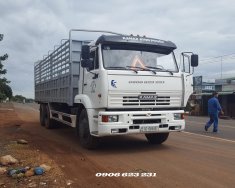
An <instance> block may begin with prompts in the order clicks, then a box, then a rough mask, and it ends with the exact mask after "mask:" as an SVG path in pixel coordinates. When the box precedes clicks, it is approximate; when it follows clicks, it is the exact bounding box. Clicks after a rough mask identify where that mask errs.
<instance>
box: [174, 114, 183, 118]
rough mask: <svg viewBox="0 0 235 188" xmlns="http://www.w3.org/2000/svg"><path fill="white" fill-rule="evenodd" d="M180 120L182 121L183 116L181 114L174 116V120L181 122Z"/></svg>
mask: <svg viewBox="0 0 235 188" xmlns="http://www.w3.org/2000/svg"><path fill="white" fill-rule="evenodd" d="M181 119H184V114H181V113H175V114H174V120H181Z"/></svg>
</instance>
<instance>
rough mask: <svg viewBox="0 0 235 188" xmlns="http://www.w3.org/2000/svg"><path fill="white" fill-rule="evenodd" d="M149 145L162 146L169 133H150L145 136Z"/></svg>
mask: <svg viewBox="0 0 235 188" xmlns="http://www.w3.org/2000/svg"><path fill="white" fill-rule="evenodd" d="M145 136H146V138H147V139H148V141H149V143H150V144H162V143H163V142H165V141H166V140H167V138H168V136H169V133H150V134H145Z"/></svg>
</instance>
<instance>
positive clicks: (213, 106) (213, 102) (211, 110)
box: [205, 92, 224, 133]
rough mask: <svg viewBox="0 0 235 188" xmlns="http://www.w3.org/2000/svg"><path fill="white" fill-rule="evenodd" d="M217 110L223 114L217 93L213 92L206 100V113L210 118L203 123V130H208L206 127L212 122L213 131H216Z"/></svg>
mask: <svg viewBox="0 0 235 188" xmlns="http://www.w3.org/2000/svg"><path fill="white" fill-rule="evenodd" d="M219 112H220V113H221V114H222V115H223V114H224V112H223V111H222V108H221V106H220V103H219V100H218V93H217V92H214V93H213V97H212V98H210V99H209V101H208V114H209V116H210V120H209V121H208V122H207V124H206V125H205V131H207V130H208V128H209V127H210V126H211V125H212V123H214V129H213V132H215V133H216V132H218V114H219Z"/></svg>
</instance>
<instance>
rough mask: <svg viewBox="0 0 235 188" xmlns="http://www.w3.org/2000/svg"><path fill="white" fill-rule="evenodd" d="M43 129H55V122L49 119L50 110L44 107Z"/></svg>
mask: <svg viewBox="0 0 235 188" xmlns="http://www.w3.org/2000/svg"><path fill="white" fill-rule="evenodd" d="M45 127H46V128H47V129H52V128H54V127H55V120H53V119H51V118H50V110H49V107H48V106H46V107H45Z"/></svg>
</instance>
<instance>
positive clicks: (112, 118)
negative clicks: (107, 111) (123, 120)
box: [102, 115, 118, 122]
mask: <svg viewBox="0 0 235 188" xmlns="http://www.w3.org/2000/svg"><path fill="white" fill-rule="evenodd" d="M102 122H118V116H117V115H103V116H102Z"/></svg>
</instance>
